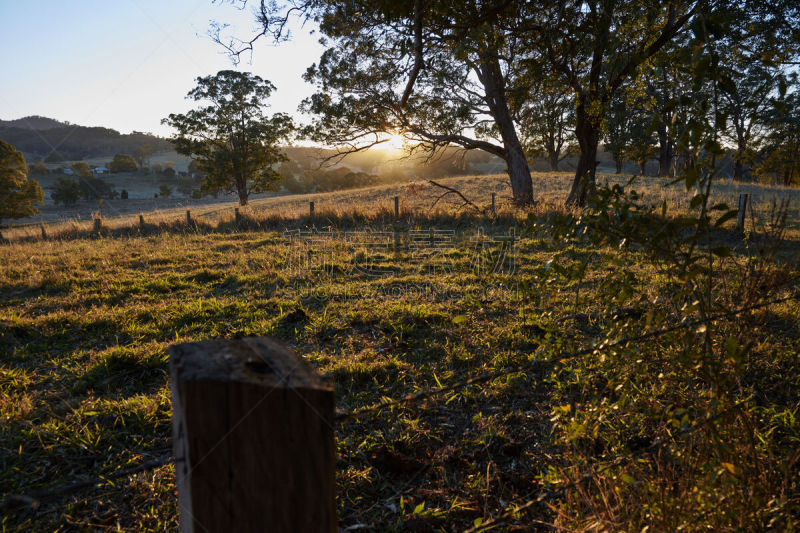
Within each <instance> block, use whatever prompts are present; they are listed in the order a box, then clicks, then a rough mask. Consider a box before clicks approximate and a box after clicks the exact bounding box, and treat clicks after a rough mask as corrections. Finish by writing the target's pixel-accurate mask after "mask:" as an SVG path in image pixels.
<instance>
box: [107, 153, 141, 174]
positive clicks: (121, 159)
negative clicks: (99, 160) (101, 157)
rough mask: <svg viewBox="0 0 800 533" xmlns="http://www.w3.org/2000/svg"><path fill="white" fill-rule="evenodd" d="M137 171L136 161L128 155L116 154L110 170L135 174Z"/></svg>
mask: <svg viewBox="0 0 800 533" xmlns="http://www.w3.org/2000/svg"><path fill="white" fill-rule="evenodd" d="M136 169H137V166H136V160H135V159H134V158H133V156H131V155H128V154H115V155H114V159H112V160H111V166H110V168H109V170H111V172H135V171H136Z"/></svg>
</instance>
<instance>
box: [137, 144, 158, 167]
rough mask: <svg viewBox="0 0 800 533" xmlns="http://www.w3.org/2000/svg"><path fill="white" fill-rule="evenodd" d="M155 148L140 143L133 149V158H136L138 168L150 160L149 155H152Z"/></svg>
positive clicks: (144, 165)
mask: <svg viewBox="0 0 800 533" xmlns="http://www.w3.org/2000/svg"><path fill="white" fill-rule="evenodd" d="M153 152H155V150H154V149H153V147H152V145H149V144H141V145H139V146H137V147H136V148H135V149H134V150H133V158H134V159H135V160H136V163H137V164H138V166H139V168H142V169H143V168H145V167H146V166H147V164H148V163H149V162H150V156H151V155H153Z"/></svg>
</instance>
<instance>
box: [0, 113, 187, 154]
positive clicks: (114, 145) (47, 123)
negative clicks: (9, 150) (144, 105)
mask: <svg viewBox="0 0 800 533" xmlns="http://www.w3.org/2000/svg"><path fill="white" fill-rule="evenodd" d="M0 140H3V141H6V142H8V143H10V144H12V145H13V146H15V147H16V148H17V149H18V150H20V151H22V152H23V153H24V154H25V158H26V159H27V160H28V162H33V161H38V160H40V159H45V158H46V159H47V160H48V162H53V163H55V162H59V161H77V160H84V159H89V158H94V157H111V156H113V155H114V154H116V153H128V154H129V153H132V152H133V150H135V149H136V148H138V147H139V146H142V145H144V144H149V145H151V146H152V147H153V148H154V149H155V150H156V152H161V151H166V150H171V149H172V145H171V144H170V143H169V142H168V141H167V140H166V139H163V138H161V137H156V136H155V135H150V134H148V133H141V132H133V133H129V134H122V133H120V132H118V131H117V130H113V129H110V128H102V127H88V126H80V125H78V124H68V123H66V122H60V121H58V120H55V119H52V118H47V117H40V116H30V117H23V118H19V119H15V120H2V121H0Z"/></svg>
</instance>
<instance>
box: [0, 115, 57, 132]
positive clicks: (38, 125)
mask: <svg viewBox="0 0 800 533" xmlns="http://www.w3.org/2000/svg"><path fill="white" fill-rule="evenodd" d="M69 125H70V124H69V122H61V121H60V120H56V119H54V118H48V117H41V116H39V115H31V116H29V117H22V118H18V119H15V120H0V128H3V127H6V128H10V127H16V128H24V129H29V130H49V129H53V128H63V127H65V126H69Z"/></svg>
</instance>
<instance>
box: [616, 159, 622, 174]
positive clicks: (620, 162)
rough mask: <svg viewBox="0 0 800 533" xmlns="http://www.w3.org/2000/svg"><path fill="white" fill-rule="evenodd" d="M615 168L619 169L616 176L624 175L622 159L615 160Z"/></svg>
mask: <svg viewBox="0 0 800 533" xmlns="http://www.w3.org/2000/svg"><path fill="white" fill-rule="evenodd" d="M614 166H616V167H617V170H616V172H615V174H622V159H614Z"/></svg>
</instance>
